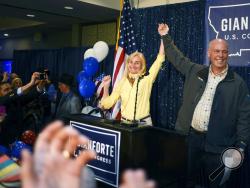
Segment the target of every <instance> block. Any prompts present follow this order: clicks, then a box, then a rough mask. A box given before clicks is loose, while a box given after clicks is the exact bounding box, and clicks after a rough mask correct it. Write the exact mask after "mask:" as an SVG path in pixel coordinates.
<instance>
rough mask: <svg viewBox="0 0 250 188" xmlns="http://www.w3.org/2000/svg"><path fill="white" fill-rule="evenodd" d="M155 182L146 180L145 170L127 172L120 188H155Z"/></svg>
mask: <svg viewBox="0 0 250 188" xmlns="http://www.w3.org/2000/svg"><path fill="white" fill-rule="evenodd" d="M155 187H156V185H155V182H154V181H152V180H147V179H146V174H145V172H144V171H143V170H126V171H125V172H124V173H123V176H122V184H121V185H120V187H119V188H155Z"/></svg>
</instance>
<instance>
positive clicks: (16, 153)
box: [11, 141, 32, 159]
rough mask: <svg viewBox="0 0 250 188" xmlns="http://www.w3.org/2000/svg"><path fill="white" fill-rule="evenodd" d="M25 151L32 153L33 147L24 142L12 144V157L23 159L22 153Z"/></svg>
mask: <svg viewBox="0 0 250 188" xmlns="http://www.w3.org/2000/svg"><path fill="white" fill-rule="evenodd" d="M23 149H27V150H29V151H32V147H31V146H29V145H27V144H25V143H24V142H22V141H16V142H14V143H13V144H12V148H11V157H15V158H17V159H21V152H22V150H23Z"/></svg>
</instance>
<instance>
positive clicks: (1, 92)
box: [0, 72, 48, 146]
mask: <svg viewBox="0 0 250 188" xmlns="http://www.w3.org/2000/svg"><path fill="white" fill-rule="evenodd" d="M38 77H39V73H38V72H34V73H33V74H32V76H31V80H30V82H29V83H28V84H26V85H24V86H22V87H19V88H18V89H14V90H13V89H12V87H11V85H10V84H9V83H8V82H1V83H0V105H1V106H2V107H4V109H5V114H6V115H5V117H4V119H3V120H2V122H1V133H0V144H2V145H5V146H8V145H9V144H11V143H12V142H13V141H15V140H16V138H17V137H18V136H20V134H21V133H22V131H23V127H24V125H23V124H22V121H23V106H24V105H26V104H27V103H28V102H30V101H32V100H33V99H35V98H36V97H38V96H39V95H40V94H41V93H42V91H43V89H44V87H45V85H46V84H47V82H48V81H47V80H46V79H45V80H38Z"/></svg>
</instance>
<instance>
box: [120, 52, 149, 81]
mask: <svg viewBox="0 0 250 188" xmlns="http://www.w3.org/2000/svg"><path fill="white" fill-rule="evenodd" d="M136 56H138V57H139V58H140V59H141V65H142V68H141V70H140V72H139V75H143V74H145V73H146V59H145V57H144V55H143V53H141V52H138V51H136V52H134V53H132V54H130V56H129V57H128V59H127V61H126V65H125V70H124V74H123V76H124V77H128V74H129V70H128V63H129V62H130V61H131V60H132V59H133V58H134V57H136Z"/></svg>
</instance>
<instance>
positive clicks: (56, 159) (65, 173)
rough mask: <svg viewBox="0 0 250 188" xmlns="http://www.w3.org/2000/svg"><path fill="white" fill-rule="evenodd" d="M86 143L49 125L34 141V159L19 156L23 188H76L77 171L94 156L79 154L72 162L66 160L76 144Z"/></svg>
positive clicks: (68, 129) (65, 129)
mask: <svg viewBox="0 0 250 188" xmlns="http://www.w3.org/2000/svg"><path fill="white" fill-rule="evenodd" d="M87 142H88V139H87V138H86V137H84V136H81V135H80V134H79V133H78V132H77V131H76V130H74V129H73V128H71V127H63V123H62V122H60V121H57V122H54V123H52V124H51V125H49V126H48V127H47V128H46V129H45V130H44V131H43V132H42V133H41V134H40V135H39V137H38V139H37V142H36V144H35V151H34V155H33V156H32V155H31V154H30V153H29V152H27V151H24V152H23V153H22V170H21V175H22V187H23V188H34V187H36V188H54V187H57V188H69V187H71V188H80V175H81V169H82V167H83V166H84V165H86V163H87V162H89V161H90V160H92V159H94V157H95V153H94V152H93V151H90V150H85V151H83V152H82V153H81V154H80V155H79V156H78V157H77V158H76V159H73V158H71V157H70V156H71V155H72V153H73V152H74V150H75V148H76V146H77V145H78V144H81V145H86V144H87Z"/></svg>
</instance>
